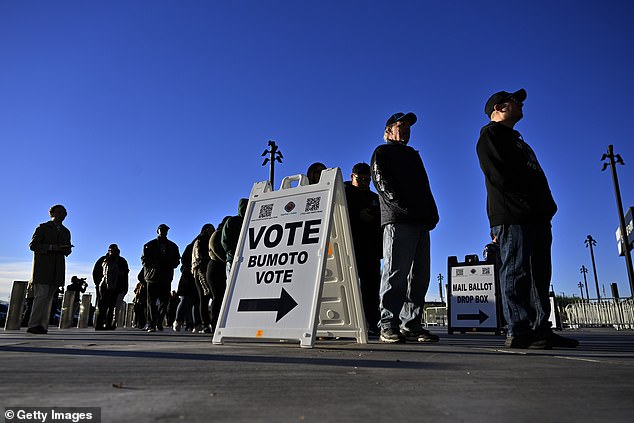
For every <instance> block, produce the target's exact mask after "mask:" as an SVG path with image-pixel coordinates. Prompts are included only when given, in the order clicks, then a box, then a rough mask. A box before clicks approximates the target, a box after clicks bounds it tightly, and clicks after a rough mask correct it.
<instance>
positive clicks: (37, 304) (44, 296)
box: [27, 204, 72, 334]
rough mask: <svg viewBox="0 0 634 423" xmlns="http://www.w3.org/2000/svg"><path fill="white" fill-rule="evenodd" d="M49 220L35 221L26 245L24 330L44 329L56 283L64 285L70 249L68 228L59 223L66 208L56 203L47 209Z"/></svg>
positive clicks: (43, 330)
mask: <svg viewBox="0 0 634 423" xmlns="http://www.w3.org/2000/svg"><path fill="white" fill-rule="evenodd" d="M48 213H49V215H50V216H51V220H50V221H48V222H45V223H42V224H41V225H39V226H38V227H37V228H36V229H35V232H34V233H33V237H32V238H31V242H30V243H29V248H30V249H31V251H33V276H32V278H31V281H30V283H31V284H32V285H33V305H32V307H31V317H30V318H29V328H28V329H27V332H29V333H33V334H45V333H47V332H48V329H47V327H48V323H49V316H50V313H51V306H52V303H53V299H54V298H55V296H56V294H57V290H58V288H59V287H63V285H64V277H65V274H66V256H68V255H69V254H70V253H71V248H72V245H71V243H70V231H69V230H68V229H67V228H66V227H65V226H64V225H63V224H62V222H64V219H66V215H67V213H66V208H64V206H62V205H60V204H57V205H54V206H53V207H51V208H50V210H49V211H48Z"/></svg>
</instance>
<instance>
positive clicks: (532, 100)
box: [0, 0, 634, 300]
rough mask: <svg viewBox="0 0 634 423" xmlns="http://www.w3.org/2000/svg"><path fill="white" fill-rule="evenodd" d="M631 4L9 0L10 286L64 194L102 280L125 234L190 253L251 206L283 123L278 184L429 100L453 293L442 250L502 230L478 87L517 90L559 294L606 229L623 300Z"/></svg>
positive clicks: (420, 127)
mask: <svg viewBox="0 0 634 423" xmlns="http://www.w3.org/2000/svg"><path fill="white" fill-rule="evenodd" d="M633 13H634V3H632V2H631V1H614V0H608V1H605V2H596V1H556V2H553V1H510V2H504V3H500V2H496V1H468V0H465V1H451V2H437V1H422V0H421V1H407V0H405V1H401V2H398V3H394V2H389V1H341V0H340V1H331V0H320V1H276V0H269V1H228V2H220V1H211V0H209V1H191V0H183V1H163V0H152V1H138V0H137V1H91V2H85V1H64V0H62V1H55V2H48V1H30V2H20V1H7V0H0V140H1V142H2V146H3V150H4V151H3V154H2V155H1V156H0V180H1V181H2V182H1V184H2V185H1V186H2V198H3V200H2V204H3V211H4V218H3V219H2V223H0V230H1V231H2V242H1V243H0V299H5V298H8V295H9V291H10V287H11V281H13V280H27V279H28V278H29V277H30V266H31V259H32V253H31V252H30V251H29V249H28V243H29V240H30V238H31V235H32V233H33V230H34V228H35V227H36V226H37V225H38V224H39V223H41V222H44V221H46V220H48V214H47V211H48V208H49V207H50V206H51V205H53V204H57V203H61V204H64V205H65V206H66V207H67V209H68V213H69V215H68V218H67V220H66V225H67V226H68V227H69V229H70V230H71V232H72V236H73V244H74V245H75V248H74V252H73V254H72V255H71V256H70V257H69V258H68V260H67V265H68V269H67V279H70V276H71V275H73V274H77V275H79V276H82V277H85V276H89V275H90V271H91V269H92V265H93V263H94V262H95V261H96V260H97V259H98V258H99V257H100V256H101V255H103V254H104V253H105V252H106V250H107V246H108V245H109V244H110V243H117V244H119V247H120V248H121V252H122V255H123V256H124V257H126V258H127V259H128V261H129V263H130V266H131V268H132V269H133V270H132V275H136V272H137V271H138V269H139V268H140V259H139V258H140V255H141V249H142V245H143V244H144V243H145V242H147V241H148V240H149V239H151V238H153V237H154V236H155V235H156V232H155V231H156V226H157V225H158V224H159V223H167V224H168V225H169V226H170V227H171V228H172V229H171V231H170V233H169V235H170V238H171V239H172V240H174V241H175V242H176V243H177V244H178V245H179V246H180V248H181V250H182V248H184V247H185V245H186V244H187V243H189V242H190V241H191V240H192V239H193V238H194V237H195V236H196V235H197V234H198V232H199V230H200V227H201V226H202V225H203V224H204V223H206V222H211V223H213V224H215V225H216V224H218V222H219V221H220V220H221V219H222V217H223V216H225V215H231V214H235V210H236V209H237V202H238V199H239V198H240V197H246V196H248V194H249V192H250V191H251V187H252V185H253V183H254V182H257V181H262V180H266V179H267V178H268V168H267V167H262V166H261V163H262V157H261V156H260V154H261V153H262V151H263V150H264V149H265V148H266V147H267V142H268V140H275V141H276V143H277V144H278V145H279V147H280V149H281V151H282V153H283V154H284V162H283V163H282V164H280V165H278V167H277V168H276V187H278V186H279V181H280V179H281V177H283V176H287V175H295V174H299V173H305V171H306V168H307V167H308V166H309V165H310V163H312V162H314V161H321V162H323V163H325V164H326V165H328V166H329V167H341V169H342V172H343V174H344V175H345V176H346V177H347V176H348V175H349V174H350V170H351V168H352V166H353V165H354V164H355V163H357V162H360V161H366V162H369V160H370V157H371V154H372V151H373V150H374V148H375V147H376V146H377V145H379V144H380V143H382V142H383V140H382V133H383V126H384V124H385V121H386V119H387V118H388V117H389V115H391V114H392V113H395V112H398V111H403V112H409V111H413V112H415V113H416V114H417V115H418V117H419V121H418V123H417V124H416V125H415V126H414V127H413V129H412V139H411V141H410V145H412V146H413V147H414V148H416V149H418V150H419V151H420V152H421V155H422V157H423V160H424V162H425V165H426V168H427V171H428V174H429V178H430V182H431V186H432V190H433V192H434V195H435V197H436V201H437V203H438V207H439V212H440V223H439V225H438V227H437V229H436V230H434V231H433V232H432V274H433V277H432V284H431V287H430V290H429V294H428V299H429V300H433V299H437V298H438V297H439V294H438V288H437V281H436V277H437V275H438V274H439V273H442V274H443V276H446V267H447V257H448V256H450V255H457V256H458V257H461V258H462V257H464V255H465V254H481V252H482V247H483V246H484V245H485V244H486V243H487V242H488V234H489V228H488V221H487V218H486V211H485V198H486V193H485V189H484V181H483V177H482V174H481V171H480V169H479V165H478V160H477V157H476V154H475V143H476V141H477V138H478V134H479V129H480V127H481V126H483V125H484V124H486V122H487V118H486V116H485V115H484V112H483V107H484V103H485V101H486V99H487V98H488V97H489V96H490V95H491V94H492V93H494V92H496V91H500V90H507V91H511V90H517V89H519V88H525V89H526V90H527V91H528V99H527V101H526V103H525V107H524V113H525V117H524V120H522V121H521V122H520V123H519V124H518V125H517V126H516V129H518V130H519V131H520V132H522V134H523V135H524V138H525V139H526V141H527V142H528V143H529V144H530V145H531V146H532V147H533V148H534V150H535V151H536V153H537V156H538V158H539V160H540V162H541V164H542V167H543V168H544V170H545V172H546V174H547V176H548V179H549V182H550V186H551V190H552V191H553V195H554V198H555V200H556V201H557V203H558V206H559V212H558V214H557V215H556V216H555V219H554V221H553V235H554V243H553V285H554V287H555V290H556V291H557V292H558V293H561V292H565V293H566V294H568V295H572V294H576V295H579V289H578V288H577V283H578V282H579V281H580V280H581V275H580V273H579V268H580V266H581V265H585V266H586V267H588V268H591V263H590V256H589V252H588V250H587V248H585V246H584V243H583V241H584V239H585V238H586V236H587V235H588V234H592V236H593V237H594V238H595V239H596V240H597V242H598V245H597V247H596V249H595V255H596V259H597V270H598V274H599V282H600V283H601V284H602V285H605V289H606V291H607V293H608V295H609V283H611V282H617V284H618V286H619V290H620V292H621V295H622V296H626V295H628V294H629V292H630V290H629V284H628V281H627V273H626V269H625V263H624V259H623V258H622V257H619V256H618V255H617V250H616V239H615V230H616V228H617V226H618V220H617V212H616V203H615V199H614V193H613V188H612V180H611V177H610V174H609V172H601V162H600V158H601V155H602V154H603V153H604V152H605V151H606V150H607V146H608V144H614V148H615V151H616V152H617V153H620V154H621V156H622V157H623V158H624V160H625V163H626V166H619V167H618V172H619V178H620V181H621V190H622V196H623V202H624V203H625V204H624V205H625V207H628V206H632V205H634V187H633V181H634V177H633V176H634V142H633V140H632V134H631V131H630V125H631V123H630V122H631V115H632V111H633V110H634V108H633V106H632V99H633V98H634V82H633V79H634V78H633V77H632V75H634V56H633V55H632V54H631V50H632V42H633V41H634V29H633V27H632V24H631V17H632V16H633ZM588 276H589V280H588V284H589V288H590V292H591V296H593V297H594V296H595V294H594V293H593V291H594V289H593V286H594V282H593V280H592V277H591V273H590V274H588ZM132 280H134V277H133V278H132ZM445 281H446V280H445ZM174 287H176V282H175V283H174ZM128 299H130V297H128Z"/></svg>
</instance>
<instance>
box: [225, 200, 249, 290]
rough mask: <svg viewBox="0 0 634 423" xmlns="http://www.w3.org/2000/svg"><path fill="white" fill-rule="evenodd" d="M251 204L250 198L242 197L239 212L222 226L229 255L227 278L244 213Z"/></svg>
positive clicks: (226, 251)
mask: <svg viewBox="0 0 634 423" xmlns="http://www.w3.org/2000/svg"><path fill="white" fill-rule="evenodd" d="M248 205H249V199H248V198H241V199H240V201H239V202H238V214H237V215H236V216H231V217H230V218H229V219H227V222H226V223H225V226H224V227H223V228H222V238H221V243H222V248H223V249H224V250H225V253H226V256H227V279H229V275H230V273H231V265H232V264H233V258H234V255H235V253H236V248H238V241H239V240H240V230H241V229H242V223H243V221H244V214H245V213H246V211H247V206H248Z"/></svg>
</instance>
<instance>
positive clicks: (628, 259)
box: [601, 144, 634, 298]
mask: <svg viewBox="0 0 634 423" xmlns="http://www.w3.org/2000/svg"><path fill="white" fill-rule="evenodd" d="M606 159H608V162H604V163H603V168H601V171H604V170H605V169H606V168H607V167H608V166H610V168H611V170H612V181H613V182H614V194H615V196H616V208H617V210H618V212H619V227H620V228H621V239H620V240H619V242H621V247H622V248H623V252H624V253H625V265H626V266H627V278H628V279H629V281H630V296H631V297H632V298H634V270H633V269H632V256H631V255H630V248H629V243H628V242H627V231H626V229H625V216H623V202H622V201H621V189H620V188H619V177H618V176H617V174H616V165H617V164H620V165H625V163H623V159H622V158H621V155H619V154H614V150H613V148H612V145H611V144H610V145H609V146H608V152H607V154H603V156H602V157H601V161H604V160H606Z"/></svg>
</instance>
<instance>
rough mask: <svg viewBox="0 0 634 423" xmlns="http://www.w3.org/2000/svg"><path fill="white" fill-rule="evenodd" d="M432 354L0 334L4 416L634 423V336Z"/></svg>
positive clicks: (484, 345) (595, 334)
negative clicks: (12, 412) (76, 412)
mask: <svg viewBox="0 0 634 423" xmlns="http://www.w3.org/2000/svg"><path fill="white" fill-rule="evenodd" d="M435 332H436V333H438V334H439V335H440V336H441V342H440V343H438V344H432V345H416V344H406V345H385V344H379V343H378V342H377V341H376V340H371V342H370V343H369V344H367V345H359V344H356V343H352V342H348V341H343V340H338V341H334V340H333V341H323V342H318V343H317V344H316V346H315V348H313V349H302V348H299V347H297V346H295V345H282V344H278V345H253V344H230V345H222V346H214V345H212V344H211V342H210V337H209V336H204V335H192V334H177V333H173V332H167V331H166V332H163V333H151V334H148V333H143V332H140V331H138V330H133V329H131V330H125V329H123V330H117V331H114V332H94V331H92V330H88V329H70V330H63V331H60V330H56V329H51V330H50V332H49V334H48V335H29V334H26V333H25V331H24V330H22V331H19V332H17V331H7V332H5V331H2V330H0V372H1V373H0V374H2V378H1V380H2V383H1V384H0V407H14V406H56V407H69V406H86V407H87V406H95V407H101V413H102V421H103V422H173V421H176V422H179V421H182V422H199V421H200V422H223V421H227V422H260V421H262V422H355V421H360V422H392V421H393V422H401V421H403V422H404V421H430V422H538V423H544V422H628V423H629V422H631V421H633V420H634V401H633V399H634V331H621V332H618V331H615V330H613V329H583V330H577V331H567V332H566V333H565V334H566V335H571V336H574V337H576V338H577V339H579V340H580V341H581V343H582V344H581V347H579V348H578V349H575V350H552V351H529V350H511V351H509V350H505V349H503V348H501V346H502V344H503V339H502V338H501V337H499V336H495V335H492V334H472V333H467V334H456V335H448V334H447V333H446V332H443V331H439V330H435Z"/></svg>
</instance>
